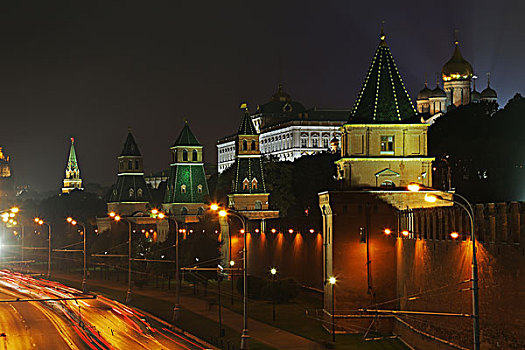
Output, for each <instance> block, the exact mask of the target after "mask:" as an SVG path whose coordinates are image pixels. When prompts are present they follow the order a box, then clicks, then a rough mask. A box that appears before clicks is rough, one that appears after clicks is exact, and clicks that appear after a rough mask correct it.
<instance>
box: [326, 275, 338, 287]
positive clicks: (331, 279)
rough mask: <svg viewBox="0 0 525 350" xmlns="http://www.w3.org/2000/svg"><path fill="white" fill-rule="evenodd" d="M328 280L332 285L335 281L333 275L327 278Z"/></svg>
mask: <svg viewBox="0 0 525 350" xmlns="http://www.w3.org/2000/svg"><path fill="white" fill-rule="evenodd" d="M328 282H329V283H330V284H331V285H332V286H333V285H334V284H335V283H336V282H337V279H336V278H335V277H334V276H332V277H330V278H329V279H328Z"/></svg>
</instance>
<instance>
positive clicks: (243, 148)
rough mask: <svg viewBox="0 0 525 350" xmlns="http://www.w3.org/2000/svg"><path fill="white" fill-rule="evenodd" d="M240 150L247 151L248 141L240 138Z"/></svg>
mask: <svg viewBox="0 0 525 350" xmlns="http://www.w3.org/2000/svg"><path fill="white" fill-rule="evenodd" d="M242 150H243V151H247V150H248V141H246V140H242Z"/></svg>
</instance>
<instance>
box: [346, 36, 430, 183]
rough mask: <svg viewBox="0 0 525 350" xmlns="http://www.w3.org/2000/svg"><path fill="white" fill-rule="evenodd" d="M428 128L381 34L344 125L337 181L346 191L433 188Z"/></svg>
mask: <svg viewBox="0 0 525 350" xmlns="http://www.w3.org/2000/svg"><path fill="white" fill-rule="evenodd" d="M427 128H428V124H424V123H421V119H420V118H419V116H418V114H417V111H416V109H415V108H414V106H413V105H412V102H411V100H410V97H409V95H408V93H407V91H406V90H405V87H404V85H403V81H402V79H401V76H400V74H399V72H398V70H397V66H396V64H395V62H394V58H393V57H392V54H391V52H390V49H389V47H388V45H387V43H386V40H385V35H384V33H383V31H381V36H380V43H379V46H378V48H377V50H376V52H375V55H374V58H373V60H372V64H371V66H370V69H369V71H368V73H367V75H366V78H365V81H364V83H363V86H362V88H361V91H360V92H359V95H358V98H357V100H356V102H355V105H354V108H353V110H352V113H351V116H350V118H349V120H348V122H347V123H346V124H345V125H343V128H342V130H343V134H342V146H341V159H339V160H338V161H336V164H337V168H338V179H339V180H341V181H343V184H344V186H345V187H352V188H364V187H399V186H406V185H407V184H408V183H410V182H412V181H415V182H419V183H422V184H424V185H425V186H431V184H432V161H433V160H434V158H431V157H428V156H427Z"/></svg>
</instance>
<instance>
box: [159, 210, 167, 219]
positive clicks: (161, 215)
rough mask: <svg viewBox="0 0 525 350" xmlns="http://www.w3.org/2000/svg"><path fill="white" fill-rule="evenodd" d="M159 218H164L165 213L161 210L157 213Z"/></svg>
mask: <svg viewBox="0 0 525 350" xmlns="http://www.w3.org/2000/svg"><path fill="white" fill-rule="evenodd" d="M157 217H158V218H159V219H164V218H165V217H166V215H165V214H164V213H163V212H160V213H159V215H157Z"/></svg>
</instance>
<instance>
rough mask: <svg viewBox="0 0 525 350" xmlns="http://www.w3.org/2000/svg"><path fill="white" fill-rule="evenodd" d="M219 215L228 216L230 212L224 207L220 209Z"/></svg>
mask: <svg viewBox="0 0 525 350" xmlns="http://www.w3.org/2000/svg"><path fill="white" fill-rule="evenodd" d="M219 216H221V217H226V216H228V212H227V211H226V210H224V209H223V210H220V211H219Z"/></svg>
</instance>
